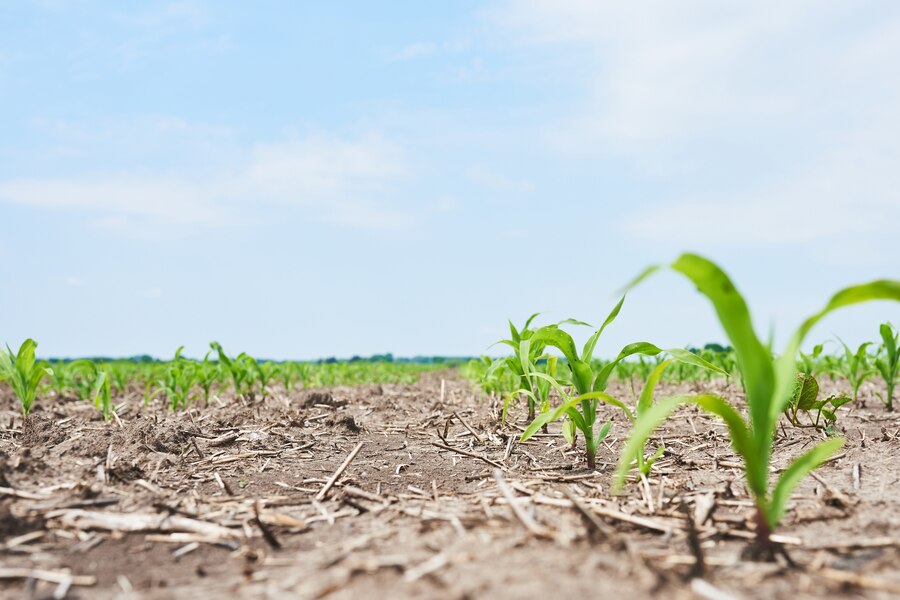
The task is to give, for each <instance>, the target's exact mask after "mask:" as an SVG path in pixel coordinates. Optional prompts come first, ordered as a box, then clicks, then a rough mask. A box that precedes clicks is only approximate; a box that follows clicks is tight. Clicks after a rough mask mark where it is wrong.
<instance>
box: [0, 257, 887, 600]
mask: <svg viewBox="0 0 900 600" xmlns="http://www.w3.org/2000/svg"><path fill="white" fill-rule="evenodd" d="M671 268H672V269H673V270H675V271H677V272H680V273H681V274H683V275H684V276H685V277H687V278H689V279H691V280H692V281H693V283H694V284H695V285H696V286H697V289H698V291H700V293H701V294H702V295H704V296H706V297H707V299H708V300H709V301H710V302H711V304H712V306H713V307H714V308H715V310H716V314H717V317H718V319H719V321H720V323H721V325H722V327H723V330H724V331H725V333H726V336H727V337H728V340H729V342H730V343H731V344H732V346H727V347H726V346H721V345H718V344H708V345H706V346H705V347H704V348H668V349H663V348H660V347H657V346H656V345H654V344H652V343H649V342H634V343H630V344H626V345H625V346H624V347H623V348H622V349H621V350H620V351H619V352H618V354H617V355H616V356H615V357H614V358H611V359H605V360H604V359H598V358H597V356H596V355H595V352H596V350H597V348H598V347H599V345H600V344H601V337H602V334H603V332H604V330H605V329H606V327H607V326H609V325H610V324H612V323H613V322H614V321H615V320H616V318H617V317H618V315H619V313H620V311H621V309H622V306H623V304H624V303H625V296H622V298H621V299H620V300H619V302H618V303H617V304H615V305H614V306H613V308H612V310H611V311H610V312H609V314H608V315H607V317H606V319H605V320H604V322H603V324H602V325H601V326H600V327H599V328H596V329H594V328H593V327H592V326H590V325H588V324H587V323H585V322H582V321H579V320H576V319H566V320H565V321H561V322H559V323H550V324H544V325H538V324H537V323H539V322H540V319H539V318H538V317H539V315H533V316H532V317H530V318H529V319H528V320H527V321H526V322H525V324H524V325H523V326H521V327H517V326H516V325H514V324H513V323H512V322H510V323H509V338H508V339H504V340H501V343H502V344H503V345H504V346H505V347H507V348H508V349H509V350H510V351H511V353H510V354H509V355H507V356H501V357H499V358H495V359H492V358H490V357H482V358H481V359H471V360H469V361H467V362H465V363H464V364H462V365H461V366H455V365H456V364H457V363H458V361H456V362H453V361H450V362H446V361H444V360H442V359H437V360H434V359H429V360H427V361H424V364H419V363H414V362H399V363H394V362H393V361H392V358H393V357H388V356H387V355H384V356H379V357H376V359H375V360H368V361H367V360H362V359H357V360H353V361H350V362H338V361H325V362H319V363H298V362H271V361H262V360H257V359H255V358H253V357H252V356H249V355H247V354H245V353H241V354H238V355H236V356H230V355H229V354H228V353H227V352H226V351H225V350H224V348H223V347H222V346H221V345H220V344H218V343H217V342H212V343H211V344H210V350H209V351H208V352H207V353H206V355H205V356H204V357H203V359H202V360H197V359H189V358H185V357H184V356H182V349H181V348H179V349H178V350H177V351H176V352H175V354H174V357H173V358H172V359H171V360H169V361H165V362H162V361H137V362H135V361H104V360H86V359H83V360H76V361H41V360H39V359H38V358H37V356H36V348H37V344H36V343H35V342H34V341H33V340H31V339H28V340H25V341H24V342H23V343H22V344H21V346H20V347H19V349H18V351H17V352H13V350H12V349H11V348H9V347H7V351H6V352H5V353H3V354H0V378H2V380H4V381H6V382H7V383H8V386H4V388H3V390H4V391H3V395H2V397H0V401H2V404H0V411H2V412H0V414H2V417H0V418H2V419H3V422H5V423H6V426H5V427H4V428H3V429H2V430H0V434H2V435H0V460H2V462H0V511H2V515H0V516H2V517H3V521H2V522H3V529H2V535H3V546H2V549H0V552H2V553H3V555H4V557H6V558H7V560H6V561H5V563H4V566H3V567H2V569H0V585H2V586H3V587H2V588H0V589H2V591H3V592H4V593H7V592H8V594H9V595H10V596H16V595H22V594H23V593H24V594H25V595H30V596H34V597H45V596H52V597H56V598H65V597H67V596H69V595H70V593H71V594H78V593H80V591H82V590H88V592H86V593H89V594H90V596H91V597H109V598H113V597H121V596H124V597H159V598H169V597H185V598H187V597H219V596H222V595H226V596H235V597H248V598H256V597H259V598H277V597H300V598H323V597H334V598H340V597H347V598H355V597H374V596H380V595H387V596H390V597H434V596H440V597H459V598H470V597H502V598H506V597H509V598H522V597H546V596H553V595H555V594H557V593H560V592H561V593H563V594H566V595H578V596H581V595H587V594H597V593H598V589H599V590H600V591H599V594H600V595H601V596H603V595H606V596H609V597H619V596H620V595H621V594H622V593H623V591H625V592H627V593H629V594H630V595H632V596H651V595H656V594H660V593H662V594H665V595H666V597H685V598H687V597H703V598H714V599H720V598H733V597H758V598H773V597H777V598H788V597H791V598H797V597H809V598H815V597H821V596H823V595H834V594H837V593H851V594H857V595H858V594H862V595H864V596H866V597H873V598H878V597H892V596H895V595H896V594H898V593H900V569H898V568H897V566H896V565H897V558H898V548H900V540H898V538H897V537H896V534H895V531H896V530H897V526H898V524H900V517H898V510H897V509H898V504H900V502H898V500H897V498H898V492H900V477H898V473H897V469H896V464H897V459H898V456H900V419H898V418H897V417H896V414H895V413H894V411H893V401H894V393H895V385H896V381H897V376H898V371H900V347H898V346H900V344H898V341H900V340H898V338H900V335H898V333H897V331H896V328H895V327H894V326H893V325H892V324H891V323H890V322H885V323H882V324H881V325H880V326H879V328H878V332H879V335H880V338H881V341H880V342H865V343H863V344H861V345H859V346H858V347H857V348H856V349H855V350H854V349H853V348H851V347H850V346H848V345H847V344H845V343H843V342H842V341H840V340H839V339H838V340H837V342H838V343H839V344H840V348H841V350H839V351H838V352H837V353H829V352H826V351H825V350H824V348H825V344H817V345H815V346H813V347H812V349H811V350H810V351H809V352H808V353H807V352H804V351H803V350H802V344H803V342H804V339H805V337H806V334H807V333H808V332H809V330H810V329H811V328H812V327H813V326H814V325H815V324H816V322H818V321H819V320H821V319H822V318H824V317H825V316H827V314H828V313H830V312H831V311H833V310H837V309H839V308H842V307H845V306H848V305H851V304H857V303H861V302H866V301H869V300H900V286H898V282H896V281H891V280H876V281H872V282H870V283H866V284H861V285H855V286H851V287H848V288H844V289H843V290H840V291H838V292H837V293H835V294H834V295H833V296H832V297H831V299H830V300H829V301H828V302H827V303H826V304H825V307H824V308H823V309H822V310H820V311H819V312H817V313H814V314H813V315H812V316H810V317H809V318H807V319H806V320H805V321H803V322H802V323H801V325H800V326H799V327H798V328H797V330H796V332H795V333H794V334H793V336H792V337H791V338H790V340H789V342H788V343H787V345H786V347H785V349H784V350H783V351H781V352H780V353H778V352H776V351H774V350H773V349H772V347H771V346H772V344H771V343H770V344H769V345H763V344H762V343H761V342H760V340H759V338H758V337H757V335H756V333H755V331H754V328H753V325H752V322H751V320H750V315H749V309H748V307H747V305H746V303H745V301H744V299H743V297H742V296H741V295H740V293H739V292H738V291H737V289H736V288H735V286H734V284H733V283H732V282H731V280H730V279H729V278H728V276H727V275H726V274H725V273H724V272H723V271H722V270H721V269H719V268H718V266H717V265H715V264H714V263H712V262H711V261H709V260H707V259H705V258H702V257H700V256H697V255H691V254H685V255H682V256H681V257H680V258H679V259H678V260H677V261H676V262H674V263H673V264H672V265H671ZM657 270H658V268H657V267H654V268H652V269H648V270H646V271H645V272H644V273H643V274H642V275H641V276H640V277H638V278H637V279H636V280H635V282H634V283H633V284H632V286H634V285H637V284H639V283H640V282H641V281H642V280H643V279H645V278H647V277H649V276H651V275H652V274H653V273H654V272H655V271H657ZM583 327H587V328H589V330H590V329H593V333H591V334H590V335H589V336H588V337H587V339H586V341H585V342H584V345H583V347H582V348H581V349H580V350H579V348H578V346H577V345H576V343H575V340H574V339H573V337H572V335H571V334H570V333H569V330H571V329H572V328H583ZM448 367H450V368H448ZM7 388H8V390H7ZM38 399H40V402H38Z"/></svg>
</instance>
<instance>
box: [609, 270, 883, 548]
mask: <svg viewBox="0 0 900 600" xmlns="http://www.w3.org/2000/svg"><path fill="white" fill-rule="evenodd" d="M671 268H672V269H674V270H675V271H676V272H678V273H681V274H682V275H684V276H685V277H687V278H688V279H689V280H690V281H691V282H693V284H694V285H696V286H697V288H698V290H699V291H700V293H702V294H703V295H705V296H706V297H707V299H709V300H710V301H711V302H712V305H713V307H714V308H715V311H716V314H717V316H718V318H719V322H720V323H721V325H722V327H723V329H724V330H725V333H726V335H727V336H728V339H729V340H730V341H731V344H732V346H733V347H734V351H735V353H736V356H737V361H738V364H739V366H740V371H741V373H742V374H743V377H744V387H745V391H746V396H747V405H748V407H749V413H750V414H749V421H745V419H744V417H742V416H741V414H740V413H739V412H738V411H737V410H736V409H735V408H734V407H732V406H731V405H730V404H729V403H728V402H727V401H726V400H724V399H723V398H721V397H719V396H715V395H712V394H704V395H700V396H694V397H673V398H667V399H664V400H660V401H658V402H657V403H656V404H654V405H653V406H652V407H651V408H650V410H648V411H647V412H646V413H645V414H643V415H641V418H640V419H638V421H637V422H636V423H635V425H634V428H633V429H632V432H631V435H630V436H629V438H628V441H627V442H626V445H625V448H624V450H623V451H622V456H621V460H620V462H619V469H618V473H617V476H616V481H615V486H616V488H618V489H621V487H622V485H623V483H624V481H625V476H626V475H627V473H628V469H629V466H630V464H631V461H632V459H633V457H634V456H635V454H636V453H637V452H638V451H639V450H640V448H642V447H643V445H644V444H645V442H646V440H647V439H648V438H649V437H650V435H651V434H652V433H653V431H654V430H655V429H656V428H657V427H658V426H659V425H660V423H662V422H663V421H664V420H665V419H666V418H667V417H668V416H669V415H670V414H671V413H672V412H673V411H674V410H675V408H676V407H678V406H679V405H680V404H684V403H686V402H690V403H693V404H696V405H697V406H699V407H700V408H701V409H703V410H705V411H707V412H710V413H712V414H714V415H716V416H719V417H721V418H722V419H723V420H724V421H725V424H726V425H727V427H728V431H729V434H730V437H731V443H732V445H733V447H734V449H735V451H736V452H737V453H738V454H739V455H740V456H741V458H742V459H743V461H744V467H745V477H746V481H747V487H748V489H749V490H750V493H751V494H752V496H753V499H754V501H755V502H754V503H755V505H756V536H757V537H756V544H757V545H756V548H757V550H758V551H759V552H761V553H763V554H764V555H765V556H766V557H768V558H772V557H773V556H774V547H773V545H772V542H771V538H770V535H771V532H772V530H773V529H774V528H775V527H776V526H777V525H778V523H779V521H780V520H781V518H782V517H783V516H784V512H785V507H786V505H787V501H788V498H789V497H790V494H791V492H792V491H793V490H794V488H795V487H796V486H797V484H798V483H799V482H800V481H801V480H802V479H803V478H804V477H805V476H806V475H807V474H809V472H810V471H812V470H813V469H815V468H816V467H818V466H819V465H821V464H822V463H823V462H824V461H826V460H827V459H828V458H829V457H830V456H832V455H833V454H834V453H835V452H837V450H838V449H839V448H841V446H842V445H843V439H841V438H836V439H829V440H826V441H824V442H822V443H820V444H819V445H817V446H815V447H814V448H812V449H811V450H808V451H806V452H805V453H804V454H801V455H800V456H799V457H798V458H796V459H795V460H794V461H793V462H791V463H790V464H789V465H788V467H787V468H786V469H785V470H784V471H783V472H782V474H781V476H780V477H779V478H778V480H777V481H776V483H775V486H774V488H771V489H770V487H769V472H770V466H771V458H772V446H773V441H774V435H775V428H776V425H777V422H778V417H779V415H781V413H782V412H783V411H784V409H785V407H786V406H787V405H788V403H789V402H790V399H791V396H792V392H793V390H794V387H795V384H796V373H797V354H798V352H799V349H800V345H801V344H802V342H803V339H804V338H805V337H806V334H807V333H808V332H809V330H810V329H811V328H812V327H813V326H814V325H815V324H816V323H818V322H819V321H820V320H821V319H822V318H823V317H824V316H826V315H827V314H829V313H830V312H832V311H834V310H836V309H838V308H841V307H844V306H848V305H851V304H856V303H860V302H866V301H869V300H879V299H883V300H895V301H900V281H890V280H880V281H874V282H871V283H867V284H862V285H857V286H853V287H849V288H845V289H843V290H841V291H839V292H838V293H836V294H835V295H834V296H832V298H831V300H830V301H829V302H828V304H826V306H825V307H824V308H823V309H822V310H821V311H819V312H818V313H816V314H814V315H812V316H811V317H809V318H808V319H806V321H804V322H803V324H802V325H801V326H800V327H799V328H798V329H797V330H796V332H795V333H794V334H793V336H792V337H791V338H790V341H789V342H788V344H787V347H786V348H785V350H784V352H783V353H782V354H781V355H780V356H779V357H777V358H775V357H774V356H773V354H772V352H771V350H770V349H769V348H768V347H767V346H766V345H764V344H763V343H762V342H760V340H759V338H758V337H757V335H756V333H755V331H754V329H753V323H752V321H751V318H750V312H749V310H748V308H747V304H746V302H745V301H744V298H743V297H742V296H741V295H740V293H739V292H738V291H737V289H736V288H735V287H734V284H733V283H732V282H731V280H730V279H729V278H728V276H727V275H726V274H725V273H724V272H723V271H722V270H721V269H720V268H719V267H718V266H717V265H715V264H714V263H712V262H710V261H709V260H707V259H705V258H702V257H700V256H697V255H693V254H684V255H682V256H681V257H680V258H678V260H676V261H675V263H673V264H672V265H671ZM657 269H658V267H653V268H651V269H648V270H647V271H645V272H644V273H643V274H641V276H640V277H638V278H637V280H635V282H634V284H637V283H638V282H639V281H641V280H642V279H644V278H646V277H647V276H648V275H649V274H651V273H652V272H654V271H656V270H657ZM634 284H633V285H634Z"/></svg>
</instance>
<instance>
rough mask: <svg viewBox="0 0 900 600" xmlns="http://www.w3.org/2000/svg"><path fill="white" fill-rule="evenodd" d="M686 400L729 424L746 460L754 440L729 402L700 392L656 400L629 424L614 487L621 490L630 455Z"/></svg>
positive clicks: (737, 445) (740, 452)
mask: <svg viewBox="0 0 900 600" xmlns="http://www.w3.org/2000/svg"><path fill="white" fill-rule="evenodd" d="M686 403H694V404H696V405H697V406H699V407H700V408H702V409H703V410H705V411H707V412H709V413H712V414H714V415H717V416H719V417H720V418H722V420H723V421H725V424H726V425H727V426H728V431H729V433H730V434H731V442H732V445H733V446H734V448H735V451H737V453H738V454H740V455H741V456H743V457H744V460H745V462H747V461H748V455H750V454H751V452H750V451H751V450H752V449H753V445H752V444H753V442H752V440H751V438H750V432H749V431H748V430H747V425H746V424H745V423H744V420H743V419H742V418H741V416H740V414H738V412H737V411H736V410H734V408H732V407H731V405H730V404H728V402H726V401H725V400H724V399H722V398H720V397H719V396H714V395H712V394H700V395H696V396H672V397H669V398H664V399H662V400H659V401H657V402H656V403H655V404H653V405H652V406H650V407H649V408H648V409H647V410H646V411H645V412H644V413H643V414H642V415H640V416H639V417H638V419H637V421H636V422H635V424H634V426H633V427H632V430H631V434H630V435H629V436H628V440H627V441H626V442H625V448H623V449H622V454H621V455H620V460H619V468H618V470H617V471H616V476H615V479H614V483H613V488H614V489H616V490H621V489H622V486H623V485H624V483H625V477H626V476H627V475H628V469H629V467H630V465H631V461H632V459H633V457H635V456H636V455H637V453H638V452H640V451H641V450H642V449H643V447H644V445H645V444H646V443H647V440H648V439H650V436H651V435H652V434H653V432H654V431H655V430H656V428H657V427H659V425H660V424H661V423H662V422H663V421H664V420H666V419H667V418H668V417H669V415H670V414H672V412H673V411H674V410H675V409H676V408H677V407H678V406H680V405H682V404H686ZM750 460H752V458H751V459H750ZM747 476H748V482H749V481H750V470H749V469H748V475H747ZM753 485H754V486H757V485H758V481H757V482H754V484H753ZM763 494H765V482H764V481H763Z"/></svg>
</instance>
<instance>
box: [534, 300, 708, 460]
mask: <svg viewBox="0 0 900 600" xmlns="http://www.w3.org/2000/svg"><path fill="white" fill-rule="evenodd" d="M624 302H625V297H624V296H623V297H622V299H621V300H619V302H618V304H616V306H615V307H614V308H613V309H612V311H610V313H609V315H607V317H606V320H605V321H604V322H603V325H601V326H600V328H599V329H597V330H596V331H595V332H594V333H593V334H592V335H591V336H590V337H589V338H588V340H587V342H585V344H584V347H583V349H582V351H581V354H579V353H578V349H577V347H576V346H575V342H574V340H573V339H572V336H570V335H569V334H568V333H566V332H565V331H563V330H562V329H560V328H559V326H557V325H547V326H544V327H541V328H540V329H538V330H537V331H536V332H535V333H534V335H533V336H532V338H531V339H530V340H523V341H522V345H527V344H529V343H539V344H542V345H544V346H552V347H554V348H556V349H557V350H559V351H560V352H562V353H563V356H565V358H566V361H567V365H568V367H569V373H570V375H571V386H572V387H573V388H574V390H575V395H574V396H572V395H570V394H568V393H567V392H566V391H565V390H564V389H563V386H562V385H561V384H560V382H559V381H558V380H557V378H555V377H551V376H549V375H547V374H546V373H541V372H538V371H537V370H535V369H534V368H533V366H531V365H528V366H529V368H528V369H527V370H526V372H527V373H528V376H529V377H532V378H537V379H543V380H545V381H548V382H549V383H550V385H552V386H553V387H554V388H555V389H556V390H557V392H559V395H560V397H562V398H563V402H562V404H561V405H560V406H558V407H557V408H556V409H554V410H552V411H547V412H544V413H541V414H540V415H538V416H537V417H535V419H534V420H533V421H532V422H531V425H529V426H528V427H527V428H526V430H525V432H524V433H523V434H522V440H523V441H525V440H527V439H528V438H529V437H531V436H532V435H534V434H535V433H536V432H537V430H538V429H539V428H541V427H543V426H544V425H545V424H547V423H550V422H552V421H555V420H557V419H560V418H562V417H563V416H566V417H568V419H569V422H571V425H568V424H566V425H564V429H563V431H564V435H565V436H566V440H567V441H570V442H571V443H574V442H575V430H578V431H580V432H581V434H582V436H583V437H584V446H585V456H586V458H587V464H588V468H589V469H593V468H595V466H596V457H597V447H598V445H599V443H600V441H602V439H603V438H605V437H606V434H607V433H608V432H609V426H610V423H609V422H608V423H607V424H605V425H603V426H602V427H601V429H600V430H599V431H598V432H596V435H595V431H594V429H595V424H596V420H597V408H598V406H599V404H600V402H603V403H605V404H610V405H612V406H616V407H618V408H620V409H622V410H624V411H625V413H626V414H627V415H629V418H630V419H631V420H633V418H634V417H633V416H632V415H631V414H630V411H629V409H628V408H627V407H626V406H625V404H624V403H622V402H621V401H620V400H618V399H616V398H613V397H612V396H610V395H609V394H607V393H606V391H605V390H606V387H607V384H608V382H609V378H610V376H611V374H612V373H613V370H614V369H615V367H616V365H617V364H618V363H620V362H621V361H623V360H624V359H626V358H628V357H629V356H633V355H635V354H642V355H646V356H656V355H658V354H660V353H661V352H663V350H662V349H661V348H658V347H657V346H654V345H653V344H651V343H649V342H637V343H634V344H628V345H627V346H625V347H624V348H622V350H621V352H619V355H618V356H617V357H616V358H615V359H614V360H612V361H611V362H608V363H606V364H605V365H603V366H602V367H599V368H596V367H598V365H599V363H597V362H596V361H593V360H592V359H593V355H594V350H595V349H596V346H597V342H598V340H599V339H600V335H601V334H602V333H603V331H604V330H605V329H606V327H607V326H608V325H609V324H610V323H612V322H613V321H614V320H615V319H616V317H617V316H618V315H619V311H621V309H622V304H623V303H624ZM579 324H580V323H579ZM666 352H668V353H669V354H670V355H671V356H672V357H673V358H675V359H676V360H681V361H685V362H690V363H693V364H695V365H703V366H705V367H707V368H712V369H715V368H716V367H714V366H713V365H711V364H709V363H707V362H706V361H704V360H703V359H701V358H700V357H699V356H696V355H695V354H691V353H690V352H688V351H687V350H682V349H674V350H667V351H666ZM521 354H524V353H522V352H520V355H521ZM564 383H569V381H565V382H564ZM570 438H571V439H570Z"/></svg>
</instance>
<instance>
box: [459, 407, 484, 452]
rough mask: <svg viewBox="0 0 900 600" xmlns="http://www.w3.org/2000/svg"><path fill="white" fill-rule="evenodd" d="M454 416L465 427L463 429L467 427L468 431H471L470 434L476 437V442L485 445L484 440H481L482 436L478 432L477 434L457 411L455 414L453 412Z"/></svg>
mask: <svg viewBox="0 0 900 600" xmlns="http://www.w3.org/2000/svg"><path fill="white" fill-rule="evenodd" d="M453 416H454V417H456V419H457V420H458V421H459V422H460V423H462V426H463V427H465V428H466V429H468V430H469V433H471V434H472V435H474V436H475V440H476V441H477V442H478V443H479V444H483V443H484V440H483V439H482V438H481V436H480V435H478V432H476V431H475V430H474V429H472V426H471V425H469V423H468V421H466V420H465V419H463V418H462V416H461V415H460V414H459V413H458V412H455V411H454V412H453Z"/></svg>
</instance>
